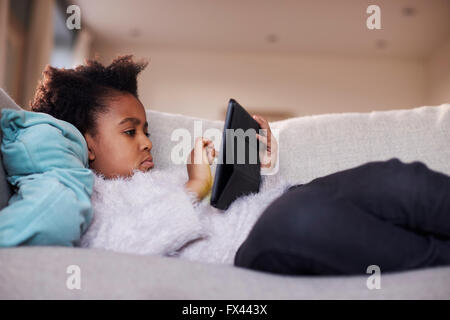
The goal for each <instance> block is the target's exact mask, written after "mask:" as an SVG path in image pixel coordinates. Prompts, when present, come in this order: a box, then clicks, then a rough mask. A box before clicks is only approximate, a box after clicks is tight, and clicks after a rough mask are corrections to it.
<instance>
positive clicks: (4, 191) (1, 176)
mask: <svg viewBox="0 0 450 320" xmlns="http://www.w3.org/2000/svg"><path fill="white" fill-rule="evenodd" d="M2 109H21V108H20V107H19V106H18V105H17V104H16V103H15V102H14V101H13V100H12V99H11V98H10V97H9V96H8V95H7V94H6V92H5V91H3V89H1V88H0V112H1V110H2ZM0 117H1V113H0ZM1 139H2V131H1V128H0V141H1ZM11 193H12V192H11V187H10V185H9V184H8V182H7V181H6V177H5V169H4V167H3V159H2V154H1V152H0V210H1V209H3V208H4V207H5V206H6V205H7V204H8V200H9V198H10V197H11Z"/></svg>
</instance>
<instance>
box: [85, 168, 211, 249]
mask: <svg viewBox="0 0 450 320" xmlns="http://www.w3.org/2000/svg"><path fill="white" fill-rule="evenodd" d="M186 181H187V180H186V179H185V178H184V177H182V176H181V175H179V174H168V171H166V172H163V171H161V170H151V171H149V172H147V173H143V172H136V173H135V174H134V175H133V176H132V177H131V178H120V179H112V180H105V179H103V178H102V177H101V176H97V175H96V176H95V184H94V191H93V194H92V198H91V199H92V205H93V209H94V218H93V221H92V223H91V225H90V227H89V229H88V230H87V232H86V233H85V234H83V236H82V238H81V241H80V245H81V246H82V247H92V248H103V249H107V250H114V251H118V252H128V253H137V254H156V255H165V254H168V253H170V252H173V251H175V250H177V249H179V248H180V247H181V246H183V245H184V244H185V243H186V242H187V241H190V240H193V239H197V238H200V237H202V236H206V235H207V230H205V229H204V228H203V226H202V224H201V223H200V220H199V216H198V213H197V212H196V211H195V209H194V207H195V206H197V205H198V203H197V204H196V203H195V196H194V194H192V193H190V192H188V191H187V190H186V189H185V188H184V183H185V182H186Z"/></svg>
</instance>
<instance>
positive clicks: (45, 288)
mask: <svg viewBox="0 0 450 320" xmlns="http://www.w3.org/2000/svg"><path fill="white" fill-rule="evenodd" d="M71 265H76V266H78V267H79V271H80V273H79V275H80V285H81V288H80V289H79V290H78V289H72V290H70V289H68V288H67V286H66V282H67V279H68V278H69V276H71V274H70V273H67V268H68V267H69V266H71ZM0 270H2V271H1V272H0V299H6V298H8V299H186V300H197V299H206V300H208V299H214V300H215V299H224V300H232V299H244V300H247V299H274V300H277V299H449V298H450V267H445V268H435V269H423V270H416V271H408V272H401V273H392V274H381V288H380V289H372V290H369V289H368V288H367V285H366V283H367V279H368V277H369V275H367V276H366V275H361V276H351V277H344V276H341V277H315V276H296V277H294V276H281V275H273V274H269V273H264V272H257V271H252V270H247V269H242V268H236V267H233V266H228V265H213V264H206V263H194V262H189V261H187V260H181V259H177V258H169V257H155V256H138V255H131V254H118V253H113V252H110V251H103V250H96V249H89V250H86V249H79V248H53V247H21V248H15V249H1V250H0Z"/></svg>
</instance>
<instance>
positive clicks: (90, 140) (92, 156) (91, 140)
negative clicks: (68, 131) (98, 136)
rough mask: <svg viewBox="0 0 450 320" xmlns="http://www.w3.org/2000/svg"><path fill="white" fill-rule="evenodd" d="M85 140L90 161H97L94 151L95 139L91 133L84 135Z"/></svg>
mask: <svg viewBox="0 0 450 320" xmlns="http://www.w3.org/2000/svg"><path fill="white" fill-rule="evenodd" d="M84 139H85V140H86V143H87V147H88V159H89V161H94V160H95V151H94V145H95V142H94V138H92V136H91V135H90V134H89V133H86V134H85V135H84Z"/></svg>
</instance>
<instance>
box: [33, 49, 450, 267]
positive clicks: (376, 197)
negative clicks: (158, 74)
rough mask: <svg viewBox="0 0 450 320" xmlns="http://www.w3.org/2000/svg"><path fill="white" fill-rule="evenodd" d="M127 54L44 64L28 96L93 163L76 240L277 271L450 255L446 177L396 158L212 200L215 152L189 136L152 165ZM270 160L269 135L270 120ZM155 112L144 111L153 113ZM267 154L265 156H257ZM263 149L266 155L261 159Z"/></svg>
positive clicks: (406, 262)
mask: <svg viewBox="0 0 450 320" xmlns="http://www.w3.org/2000/svg"><path fill="white" fill-rule="evenodd" d="M144 67H145V64H144V63H135V62H133V61H132V59H131V57H130V56H125V57H119V58H118V59H116V60H114V61H113V62H112V64H111V65H109V66H106V67H105V66H103V65H101V64H100V63H98V62H96V61H90V62H88V63H87V64H86V65H83V66H79V67H77V68H75V69H74V70H64V69H62V70H61V69H55V68H51V67H48V68H47V69H46V70H45V72H44V75H45V76H44V81H43V83H42V84H41V85H40V86H39V87H38V90H37V93H36V97H35V99H34V101H33V103H32V109H33V110H34V111H39V112H46V113H49V114H51V115H52V116H54V117H56V118H59V119H62V120H65V121H68V122H70V123H72V124H73V125H74V126H75V127H77V128H78V129H79V131H80V132H81V133H82V134H83V135H84V137H85V139H86V142H87V145H88V153H89V165H90V168H92V170H93V171H94V172H95V173H96V177H95V185H94V192H93V194H92V205H93V209H94V218H93V222H92V224H91V226H90V227H89V229H88V231H87V232H86V233H85V234H84V235H83V237H82V239H81V241H80V245H81V246H83V247H95V248H104V249H110V250H115V251H121V252H132V253H140V254H159V255H166V256H178V257H180V258H186V259H191V260H195V261H202V262H212V263H226V264H233V263H234V264H235V265H236V266H240V267H245V268H251V269H257V270H262V271H268V272H274V273H283V274H365V273H366V271H367V268H368V267H369V266H371V265H376V266H378V267H379V268H380V269H381V271H382V272H387V271H399V270H406V269H412V268H419V267H428V266H437V265H445V264H450V197H449V194H450V177H449V176H447V175H445V174H443V173H440V172H435V171H432V170H430V169H429V168H428V167H427V166H426V165H424V164H423V163H421V162H417V161H416V162H413V163H408V164H405V163H403V162H401V161H400V160H398V159H396V158H393V159H390V160H388V161H374V162H369V163H366V164H363V165H360V166H358V167H355V168H351V169H347V170H343V171H340V172H336V173H334V174H331V175H328V176H325V177H320V178H317V179H314V180H313V181H311V182H309V183H307V184H304V185H294V186H289V185H288V184H287V183H286V181H284V180H283V179H282V178H281V177H280V176H279V175H272V176H263V184H262V187H261V189H260V192H259V193H257V194H250V195H247V196H245V197H241V198H239V199H237V200H236V201H234V202H233V203H232V205H231V206H230V207H229V209H228V210H227V211H226V212H219V211H218V210H216V209H215V208H213V207H211V206H209V205H208V203H207V201H203V199H204V198H205V196H206V195H207V194H208V192H209V191H210V188H211V184H212V177H211V171H210V164H211V162H212V160H213V158H214V157H215V156H216V154H215V151H214V146H213V144H212V142H211V141H209V140H207V139H203V138H201V139H197V140H196V142H195V146H194V149H193V150H192V152H191V154H190V155H189V157H188V158H190V159H192V158H196V156H198V155H199V154H200V156H199V158H200V159H201V161H200V162H196V163H189V161H188V164H187V170H186V168H181V167H180V168H177V167H176V166H174V169H173V170H170V171H162V170H158V164H157V163H155V164H154V163H153V158H152V155H151V149H152V142H151V141H150V139H149V136H148V127H149V125H148V123H147V119H146V114H145V109H144V107H143V105H142V104H141V102H140V101H139V99H138V95H137V81H136V77H137V75H138V74H139V73H140V71H142V70H143V69H144ZM255 119H256V120H257V121H258V123H259V124H260V125H261V127H262V128H265V129H267V139H266V137H264V136H258V139H260V141H262V142H264V143H265V145H266V148H267V151H268V152H267V156H268V158H269V161H267V163H268V166H269V168H271V167H273V166H274V165H275V164H276V161H277V159H276V154H277V152H276V149H277V142H276V140H275V138H274V137H273V135H272V133H271V130H270V126H269V124H268V122H267V121H265V120H264V119H262V118H261V117H257V116H256V117H255ZM149 120H150V121H151V119H149ZM261 160H262V161H261V162H263V163H266V159H261ZM263 160H264V161H263Z"/></svg>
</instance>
